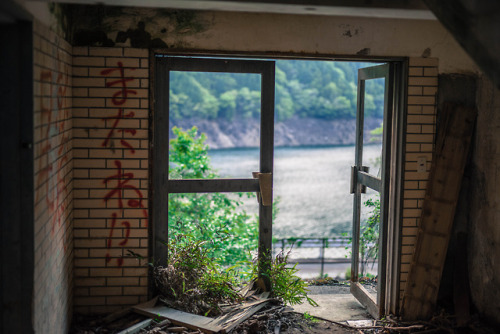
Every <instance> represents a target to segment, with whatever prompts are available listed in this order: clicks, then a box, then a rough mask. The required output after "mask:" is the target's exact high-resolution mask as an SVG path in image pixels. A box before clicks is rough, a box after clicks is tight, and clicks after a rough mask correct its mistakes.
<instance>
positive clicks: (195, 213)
mask: <svg viewBox="0 0 500 334" xmlns="http://www.w3.org/2000/svg"><path fill="white" fill-rule="evenodd" d="M173 133H174V136H175V138H173V139H171V140H170V157H169V160H170V170H169V176H170V178H171V179H213V178H216V177H217V173H216V172H215V171H214V170H213V169H212V167H211V166H210V158H209V156H208V145H206V144H205V140H206V136H205V134H203V133H202V134H199V133H198V129H197V128H196V127H193V128H191V129H190V130H187V131H183V130H182V129H179V128H177V127H174V128H173ZM237 196H239V197H241V196H243V194H241V193H240V194H238V195H237ZM241 204H242V202H241V201H240V200H239V199H233V198H230V197H229V196H228V195H226V194H220V193H215V194H170V196H169V199H168V215H169V217H168V228H169V239H170V238H172V237H175V236H176V235H180V234H184V235H185V234H189V235H191V236H193V237H194V238H195V239H197V240H201V241H203V242H205V243H204V246H205V247H207V251H208V254H209V256H210V257H211V258H214V259H217V261H218V262H219V263H220V264H222V265H231V264H235V263H236V262H238V261H248V260H250V259H251V254H250V252H251V251H254V250H256V248H257V237H258V231H257V220H256V217H255V216H252V215H249V214H248V213H247V212H246V211H245V210H243V209H242V208H241V207H240V205H241Z"/></svg>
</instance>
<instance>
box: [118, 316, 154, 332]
mask: <svg viewBox="0 0 500 334" xmlns="http://www.w3.org/2000/svg"><path fill="white" fill-rule="evenodd" d="M152 322H153V319H146V320H144V321H141V322H139V323H138V324H135V325H134V326H132V327H129V328H127V329H125V330H123V331H121V332H119V333H118V334H135V333H139V332H140V331H141V329H143V328H146V327H148V326H149V325H151V323H152Z"/></svg>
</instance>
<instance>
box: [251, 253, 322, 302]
mask: <svg viewBox="0 0 500 334" xmlns="http://www.w3.org/2000/svg"><path fill="white" fill-rule="evenodd" d="M290 253H291V249H290V250H289V251H287V252H285V250H284V249H282V250H281V251H280V252H279V253H278V254H277V255H276V257H275V258H272V259H270V260H269V261H270V263H261V265H260V267H261V268H267V270H266V271H265V272H264V273H263V276H265V277H266V278H267V279H268V280H269V281H270V283H271V292H272V296H273V297H274V298H277V299H279V300H281V301H282V302H283V303H284V304H285V305H297V304H301V303H302V302H304V300H305V301H307V302H308V303H309V304H311V305H312V306H318V304H317V303H316V302H315V301H314V300H313V299H311V298H310V297H309V296H308V295H307V292H308V289H307V283H306V282H304V281H303V280H302V279H301V278H300V277H298V276H297V275H296V273H297V272H298V271H299V270H298V269H297V263H295V264H294V265H293V266H289V264H288V257H289V256H290ZM261 261H262V260H261ZM250 268H251V271H250V272H249V273H248V277H249V279H250V280H255V281H256V280H258V278H259V261H258V260H254V261H253V262H252V263H251V264H250Z"/></svg>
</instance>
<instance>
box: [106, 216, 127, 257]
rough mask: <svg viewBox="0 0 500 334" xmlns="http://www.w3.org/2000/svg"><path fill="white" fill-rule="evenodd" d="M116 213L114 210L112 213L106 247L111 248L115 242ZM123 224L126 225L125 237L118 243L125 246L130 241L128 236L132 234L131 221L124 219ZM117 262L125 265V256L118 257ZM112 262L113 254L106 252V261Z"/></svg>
mask: <svg viewBox="0 0 500 334" xmlns="http://www.w3.org/2000/svg"><path fill="white" fill-rule="evenodd" d="M116 219H117V217H116V213H115V212H113V214H112V215H111V229H110V230H109V237H108V242H107V244H106V247H107V248H108V250H109V249H111V246H112V242H113V233H114V232H115V226H116ZM121 224H122V225H123V226H125V238H124V239H123V240H122V241H121V242H120V243H119V244H118V245H120V246H125V245H126V244H127V242H128V238H129V236H130V223H129V222H128V221H122V222H121ZM116 261H117V263H118V266H122V265H123V257H120V258H118V259H116ZM109 262H111V255H110V254H109V251H108V253H107V254H106V263H109Z"/></svg>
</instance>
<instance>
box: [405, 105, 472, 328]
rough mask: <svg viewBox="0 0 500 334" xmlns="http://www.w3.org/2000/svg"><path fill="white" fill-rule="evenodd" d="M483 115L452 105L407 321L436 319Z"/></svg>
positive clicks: (446, 110) (414, 266)
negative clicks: (477, 122) (479, 117)
mask: <svg viewBox="0 0 500 334" xmlns="http://www.w3.org/2000/svg"><path fill="white" fill-rule="evenodd" d="M476 115H477V111H476V110H475V109H473V108H467V107H463V106H457V105H454V104H450V103H446V104H444V106H443V112H442V126H441V127H440V131H439V132H438V138H437V141H436V152H435V156H434V158H433V161H432V163H433V165H432V168H431V173H430V178H429V183H428V186H427V190H426V195H425V199H424V203H423V207H422V216H421V218H420V228H419V231H418V234H417V243H416V247H415V252H414V255H413V259H412V263H411V266H410V270H409V274H408V280H407V284H406V288H405V291H404V295H403V305H402V314H403V316H404V318H405V319H407V320H417V319H427V318H430V317H431V316H432V313H433V311H434V307H435V304H436V300H437V293H438V290H439V284H440V281H441V275H442V270H443V266H444V261H445V258H446V252H447V249H448V243H449V239H450V233H451V228H452V225H453V219H454V216H455V208H456V204H457V200H458V196H459V192H460V184H461V181H462V178H463V171H464V168H465V164H466V161H467V156H468V152H469V146H470V142H471V138H472V133H473V130H474V123H475V118H476Z"/></svg>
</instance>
